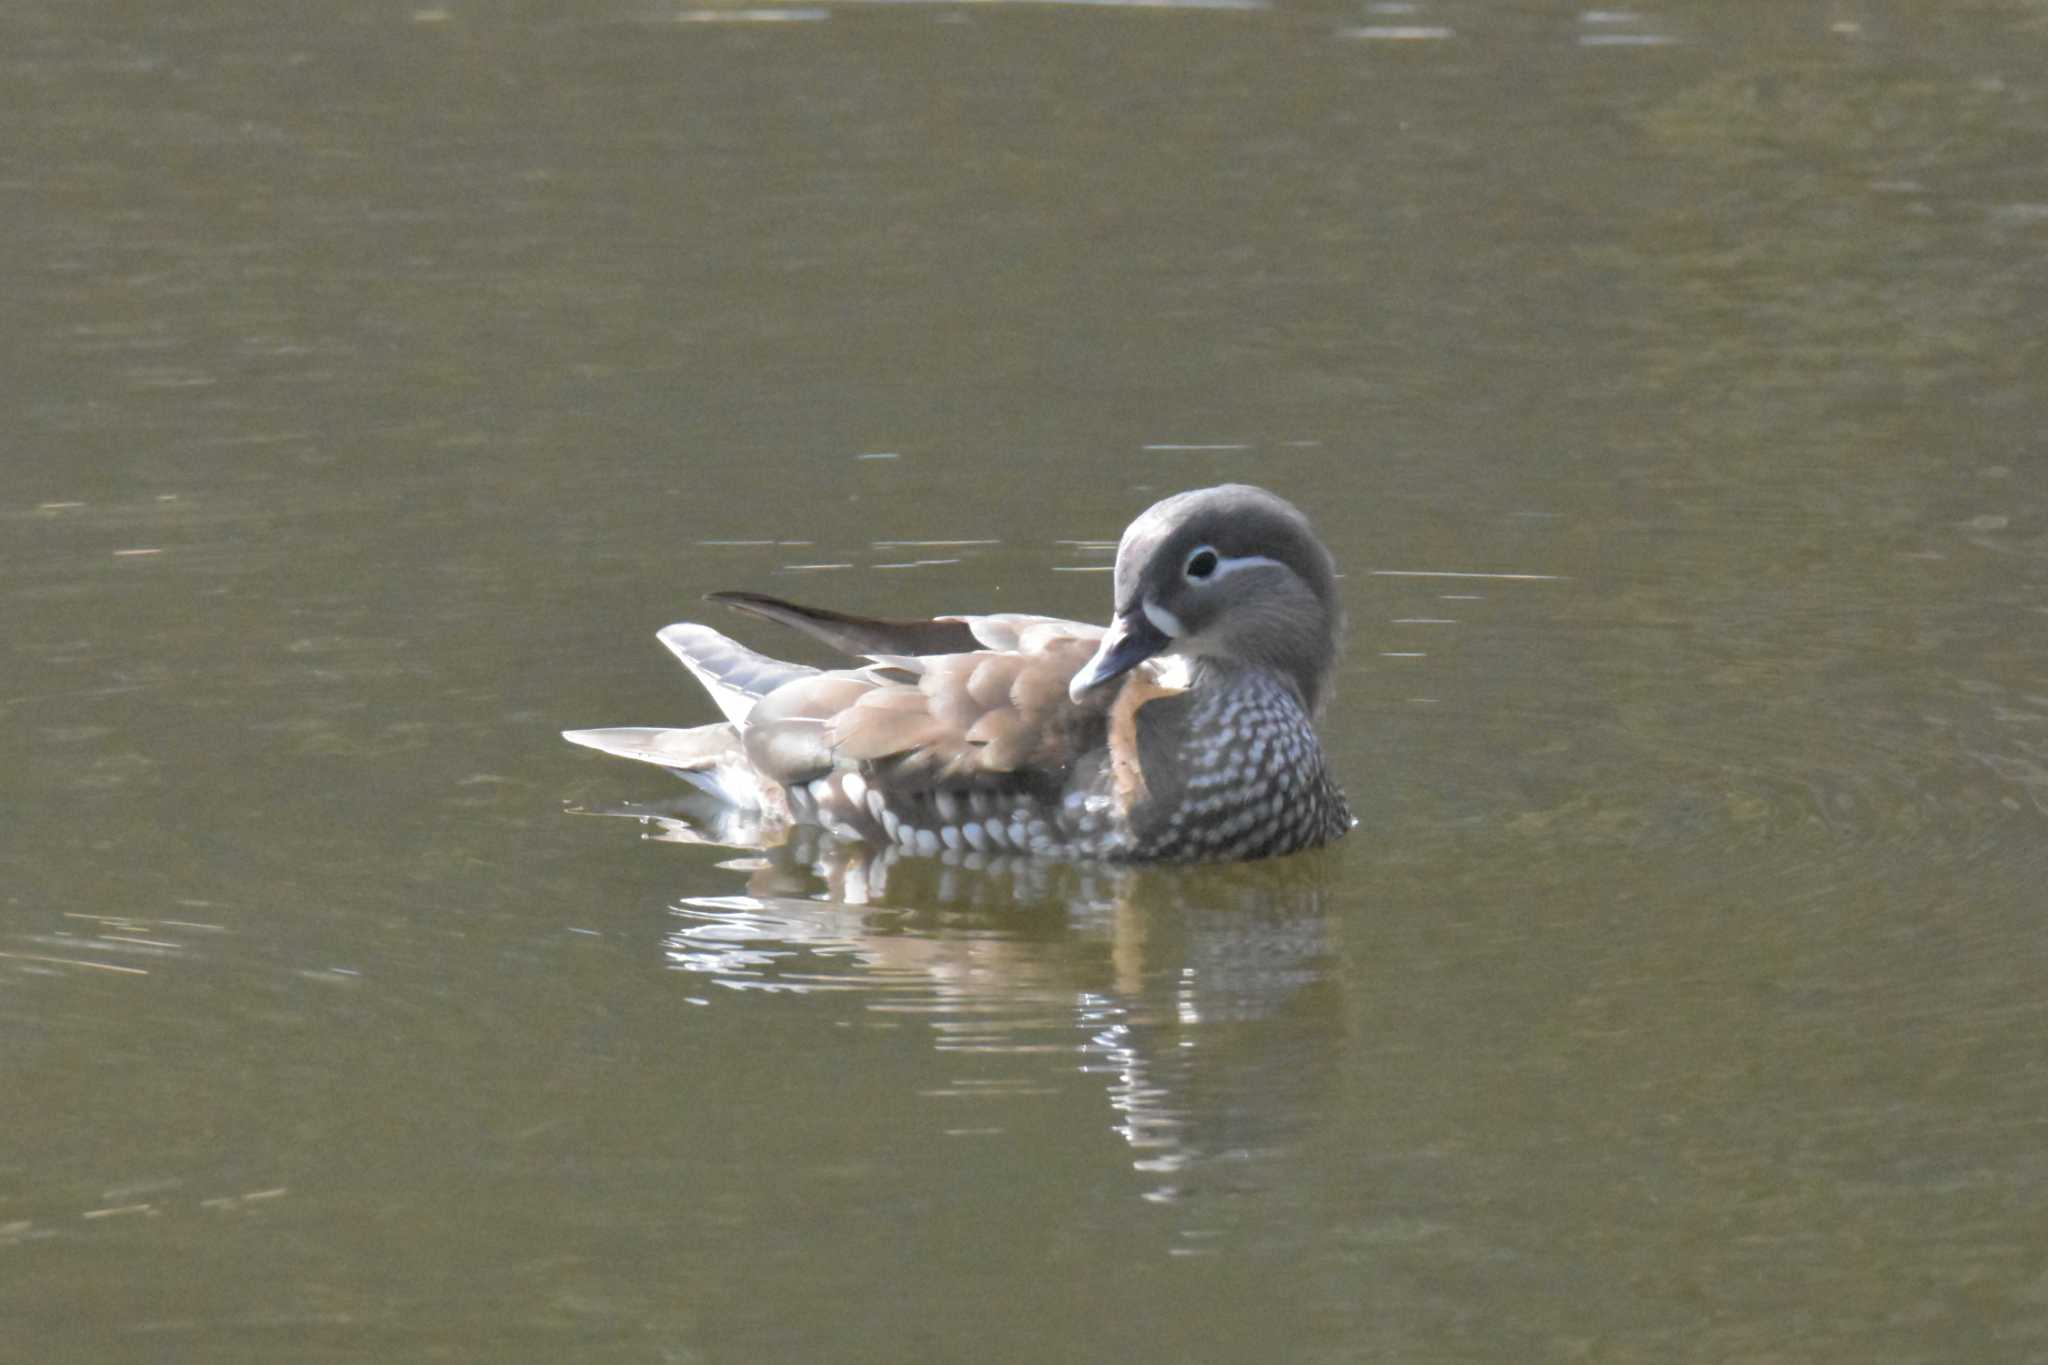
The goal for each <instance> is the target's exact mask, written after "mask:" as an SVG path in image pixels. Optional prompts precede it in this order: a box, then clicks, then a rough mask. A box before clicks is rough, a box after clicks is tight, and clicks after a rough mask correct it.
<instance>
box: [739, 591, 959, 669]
mask: <svg viewBox="0 0 2048 1365" xmlns="http://www.w3.org/2000/svg"><path fill="white" fill-rule="evenodd" d="M705 600H706V601H710V602H721V603H723V604H725V605H726V606H728V607H731V608H732V609H733V610H734V611H739V612H744V613H746V614H747V615H748V616H758V617H761V618H762V619H763V620H767V621H775V622H778V623H780V624H782V625H785V626H790V627H792V628H794V629H796V630H800V631H802V632H803V633H804V634H806V635H808V636H810V637H811V638H813V639H816V640H823V641H824V642H825V643H826V644H828V645H830V646H832V647H833V648H834V649H837V650H840V651H842V652H843V653H847V654H854V655H863V654H910V655H920V654H971V653H973V652H974V651H975V650H977V649H980V648H981V642H980V641H978V640H976V639H975V638H974V633H973V632H972V631H970V630H968V629H967V627H966V626H965V625H964V624H963V623H961V622H959V621H885V620H882V619H879V618H877V617H872V616H848V615H845V614H844V613H842V612H836V611H826V610H825V609H824V608H823V607H800V606H798V605H797V604H796V603H794V602H785V601H783V600H782V599H781V598H779V597H769V596H767V595H765V594H763V593H758V592H714V593H706V594H705Z"/></svg>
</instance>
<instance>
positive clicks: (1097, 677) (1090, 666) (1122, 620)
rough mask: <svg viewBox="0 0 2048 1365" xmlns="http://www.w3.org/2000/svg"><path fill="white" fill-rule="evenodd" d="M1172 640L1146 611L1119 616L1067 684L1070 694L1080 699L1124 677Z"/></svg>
mask: <svg viewBox="0 0 2048 1365" xmlns="http://www.w3.org/2000/svg"><path fill="white" fill-rule="evenodd" d="M1172 643H1173V639H1172V637H1170V636H1168V635H1167V634H1166V632H1165V631H1162V630H1161V629H1159V627H1157V626H1155V625H1153V624H1152V622H1151V621H1150V620H1149V619H1148V618H1147V617H1146V616H1145V614H1144V613H1143V612H1139V611H1134V612H1130V613H1128V614H1126V615H1121V616H1118V617H1117V618H1116V620H1114V621H1112V622H1111V623H1110V626H1109V633H1108V634H1106V635H1104V636H1103V637H1102V644H1101V645H1100V646H1099V647H1097V649H1096V651H1095V657H1094V658H1092V659H1090V660H1089V661H1088V662H1087V663H1085V664H1083V665H1082V666H1081V671H1080V672H1079V673H1076V674H1075V675H1074V679H1073V681H1072V682H1070V683H1068V684H1067V696H1068V697H1070V698H1072V699H1073V700H1074V701H1080V700H1081V698H1082V696H1083V695H1084V694H1086V693H1087V692H1090V691H1092V690H1093V689H1095V688H1098V687H1100V686H1102V684H1104V683H1106V682H1109V681H1111V680H1113V679H1116V678H1121V677H1122V676H1123V675H1124V674H1126V673H1128V672H1130V671H1131V670H1132V669H1134V668H1136V667H1137V666H1138V665H1139V664H1141V663H1144V662H1145V660H1147V659H1149V658H1151V657H1152V656H1154V655H1155V654H1158V653H1159V652H1160V651H1161V650H1163V649H1165V648H1166V647H1167V646H1168V645H1170V644H1172Z"/></svg>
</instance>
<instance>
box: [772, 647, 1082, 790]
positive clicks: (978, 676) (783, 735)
mask: <svg viewBox="0 0 2048 1365" xmlns="http://www.w3.org/2000/svg"><path fill="white" fill-rule="evenodd" d="M983 619H985V618H983ZM961 624H963V626H964V625H965V624H966V623H964V622H963V623H961ZM1084 629H1085V628H1084ZM1018 644H1019V646H1020V647H1018V648H1013V649H1003V650H995V649H976V650H973V651H971V652H961V653H946V654H936V655H925V656H918V655H904V654H896V655H887V654H879V653H878V654H877V655H876V656H875V657H877V660H878V662H877V663H875V664H874V665H873V666H871V667H868V668H861V669H849V670H844V671H834V672H827V673H820V674H818V675H816V676H815V677H810V678H802V679H798V680H796V681H793V682H790V683H788V684H786V685H784V686H782V687H779V688H777V689H776V690H775V691H774V692H772V693H770V694H769V695H768V696H766V697H763V698H762V699H761V701H760V702H759V703H758V704H757V705H756V706H755V707H754V709H753V711H752V712H751V713H750V714H749V715H748V716H747V720H746V723H745V725H744V726H743V728H742V739H743V741H744V743H745V745H746V750H747V756H748V758H749V759H750V760H751V761H752V762H753V763H754V765H755V766H756V767H757V768H759V769H760V770H761V771H762V772H763V773H764V774H765V775H767V776H769V777H771V778H773V779H775V780H776V781H778V782H782V783H785V784H787V783H792V782H806V781H810V780H812V779H814V778H817V777H821V776H824V775H825V774H827V773H829V772H832V771H835V770H839V771H858V772H862V773H864V774H865V775H867V777H868V779H869V780H870V781H876V782H882V783H887V784H898V785H900V786H901V787H902V788H903V789H904V790H906V791H914V790H916V789H919V788H925V787H929V788H934V789H936V788H937V787H940V786H944V785H951V784H955V783H963V782H964V783H973V782H975V781H977V780H986V781H1001V780H1005V779H1007V780H1018V781H1031V780H1033V779H1034V778H1035V777H1044V778H1047V779H1055V778H1056V777H1057V775H1059V774H1061V773H1063V772H1064V771H1065V770H1066V769H1067V768H1068V767H1069V766H1070V765H1071V764H1072V763H1074V762H1075V761H1076V760H1077V759H1078V758H1080V757H1081V756H1082V755H1084V754H1086V753H1088V752H1090V751H1092V750H1095V749H1099V748H1100V747H1101V746H1102V744H1103V742H1104V739H1103V736H1104V732H1105V727H1106V725H1107V720H1106V717H1107V712H1108V701H1109V699H1107V698H1096V697H1089V698H1087V699H1086V700H1084V701H1082V702H1075V701H1073V700H1072V699H1070V698H1069V697H1068V695H1067V682H1068V680H1069V679H1071V678H1072V677H1073V676H1074V674H1075V673H1076V672H1077V671H1078V670H1079V669H1080V667H1081V665H1082V664H1084V663H1086V662H1087V661H1088V659H1089V657H1090V656H1091V655H1092V654H1093V653H1094V650H1095V639H1094V638H1093V637H1092V635H1090V634H1086V633H1074V632H1071V631H1068V632H1061V631H1056V630H1050V629H1043V630H1031V631H1025V632H1023V633H1021V634H1020V635H1019V637H1018ZM1105 690H1106V691H1107V690H1113V689H1105Z"/></svg>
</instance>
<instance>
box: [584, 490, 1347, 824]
mask: <svg viewBox="0 0 2048 1365" xmlns="http://www.w3.org/2000/svg"><path fill="white" fill-rule="evenodd" d="M1114 592H1115V616H1114V618H1113V619H1112V621H1111V623H1110V625H1109V626H1108V627H1106V628H1104V627H1097V626H1089V625H1083V624H1080V623H1078V622H1072V621H1061V620H1056V619H1053V618H1050V617H1040V616H1023V615H1000V616H957V617H942V618H940V619H938V620H935V621H882V620H874V619H869V618H862V617H853V616H845V615H841V614H839V613H836V612H829V611H824V610H821V609H817V608H809V607H799V606H796V605H794V604H791V603H788V602H783V601H780V600H778V599H776V598H771V597H763V596H759V595H755V594H745V593H714V594H713V595H712V596H713V599H714V600H718V601H722V602H724V603H726V604H727V605H729V606H732V607H734V608H737V609H738V610H740V611H743V612H746V613H749V614H751V615H755V616H761V617H765V618H767V619H770V620H774V621H778V622H781V623H783V624H786V625H790V626H794V627H796V628H797V629H799V630H802V631H804V632H806V633H808V634H810V635H813V636H815V637H817V638H819V639H821V640H823V641H825V642H826V643H828V644H831V645H833V646H835V647H836V648H839V649H841V650H842V651H844V652H846V653H848V654H851V655H854V656H857V657H862V658H865V660H866V663H865V664H864V665H863V666H860V667H855V668H847V669H835V670H819V669H813V668H807V667H805V666H803V665H800V664H790V663H784V662H782V661H780V660H777V659H773V658H770V657H768V656H766V655H762V654H757V653H755V652H754V651H752V650H750V649H747V648H746V647H744V646H742V645H739V644H737V643H735V642H734V641H732V640H730V639H728V638H727V637H726V636H724V635H722V634H720V633H719V632H717V631H714V630H712V629H710V628H709V627H706V626H701V625H694V624H687V623H686V624H681V625H674V626H670V627H668V628H667V629H666V630H663V631H662V632H660V639H661V641H662V643H663V644H665V645H667V646H668V647H669V649H670V650H672V651H673V652H674V653H675V654H676V656H677V657H678V658H680V659H681V660H682V661H683V663H684V664H685V665H686V666H688V667H689V669H690V670H691V672H692V673H694V674H695V675H696V676H697V678H698V679H699V681H700V682H702V683H703V684H704V686H705V688H706V690H707V691H708V692H710V694H711V696H712V698H713V700H714V701H716V702H717V703H718V705H719V708H720V709H721V710H722V711H724V712H725V716H726V721H725V723H724V724H718V725H707V726H699V727H697V728H695V729H689V730H660V729H610V730H572V731H565V732H564V735H565V737H566V738H568V739H570V740H572V741H574V742H575V743H578V744H583V745H586V746H588V747H590V748H594V749H600V750H603V751H605V752H607V753H612V754H617V755H620V756H622V757H627V758H635V759H640V760H643V761H646V762H651V763H657V764H660V765H662V766H663V767H667V768H669V769H671V770H672V771H674V772H676V773H678V774H679V775H680V776H682V777H683V778H685V779H687V780H688V781H690V782H691V783H692V784H693V785H694V786H696V787H697V788H699V789H700V790H701V791H702V792H704V793H705V794H706V796H707V797H709V798H711V799H713V800H715V801H716V802H718V803H721V804H723V805H725V806H729V807H737V808H740V809H743V810H749V811H752V812H754V813H756V814H757V815H758V820H757V822H756V826H755V827H756V829H757V831H758V836H759V839H760V840H761V841H762V842H776V841H778V840H779V839H780V838H781V837H784V836H785V835H786V834H787V833H788V831H789V829H790V827H792V826H801V825H808V826H817V827H820V828H822V829H824V830H826V831H827V832H829V833H831V834H833V835H835V836H837V837H839V838H843V839H848V840H861V841H867V842H872V843H882V844H894V845H898V846H901V847H902V848H904V849H905V850H907V851H912V852H917V853H921V854H925V855H929V856H945V857H959V858H962V859H967V860H977V859H980V858H982V857H994V856H1006V855H1018V854H1023V855H1030V856H1034V857H1047V858H1067V859H1104V860H1160V861H1167V860H1171V861H1196V860H1203V859H1246V858H1261V857H1267V856H1271V855H1275V854H1282V853H1291V852H1294V851H1296V850H1298V849H1304V848H1311V847H1314V846H1316V845H1319V844H1323V843H1327V842H1328V841H1330V840H1332V839H1335V838H1337V837H1339V836H1340V835H1342V834H1343V833H1344V832H1345V831H1346V830H1347V829H1349V828H1350V827H1351V825H1352V823H1353V821H1352V818H1351V812H1350V809H1349V807H1348V806H1347V805H1346V804H1345V801H1344V796H1343V793H1342V792H1341V791H1340V790H1339V789H1338V787H1337V785H1336V783H1335V782H1334V781H1333V780H1332V778H1331V777H1330V774H1329V772H1328V770H1327V768H1326V766H1325V764H1324V760H1323V753H1322V747H1321V745H1320V744H1319V743H1318V741H1317V739H1316V732H1315V724H1314V718H1315V716H1316V714H1317V713H1318V711H1319V710H1320V708H1321V706H1322V703H1323V701H1324V699H1325V696H1326V694H1327V691H1328V683H1329V677H1330V674H1331V672H1332V670H1333V668H1334V664H1335V659H1336V648H1337V638H1338V635H1339V633H1340V631H1341V627H1342V613H1341V611H1340V609H1339V607H1338V604H1337V600H1336V574H1335V570H1334V568H1333V566H1332V564H1331V561H1330V556H1329V552H1328V551H1327V550H1325V549H1324V548H1323V546H1322V544H1321V542H1320V541H1318V540H1317V539H1316V538H1315V535H1314V533H1313V532H1312V531H1311V530H1310V529H1309V525H1308V522H1307V519H1306V518H1304V517H1303V516H1302V515H1301V513H1300V512H1298V511H1297V510H1295V508H1294V507H1292V506H1291V505H1289V504H1288V503H1286V502H1285V501H1283V500H1282V499H1280V498H1278V497H1276V496H1274V495H1273V494H1271V493H1268V492H1266V491H1264V490H1263V489H1258V488H1252V487H1249V486H1247V485H1242V484H1234V485H1225V486H1223V487H1219V488H1207V489H1200V490H1196V491H1194V492H1190V493H1182V494H1179V495H1177V496H1175V497H1171V498H1167V499H1165V500H1163V501H1161V502H1159V503H1156V504H1154V505H1153V506H1152V507H1151V508H1149V509H1148V510H1147V511H1146V512H1144V513H1143V514H1142V515H1141V516H1139V518H1138V519H1137V520H1136V521H1134V522H1133V523H1132V524H1131V526H1130V528H1129V529H1128V530H1126V531H1125V533H1124V536H1123V539H1122V541H1121V543H1120V544H1119V547H1118V551H1117V562H1116V574H1115V580H1114Z"/></svg>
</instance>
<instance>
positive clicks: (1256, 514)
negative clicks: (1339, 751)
mask: <svg viewBox="0 0 2048 1365" xmlns="http://www.w3.org/2000/svg"><path fill="white" fill-rule="evenodd" d="M1115 591H1116V619H1115V620H1114V621H1112V622H1111V623H1110V627H1109V633H1108V635H1106V636H1104V637H1103V641H1102V646H1101V648H1100V649H1098V650H1097V651H1096V653H1095V657H1094V658H1092V659H1090V660H1089V661H1088V663H1087V665H1086V666H1085V667H1083V668H1082V670H1081V671H1080V672H1079V673H1077V674H1075V675H1074V680H1073V683H1072V684H1071V685H1070V687H1069V691H1070V693H1071V694H1072V695H1073V696H1074V698H1075V699H1076V700H1079V698H1080V696H1081V694H1082V693H1084V692H1086V691H1087V690H1088V689H1090V688H1092V687H1096V686H1098V685H1100V684H1102V683H1105V682H1108V681H1109V680H1110V679H1112V678H1115V677H1117V676H1119V675H1121V674H1123V673H1126V672H1128V671H1129V670H1131V669H1133V668H1135V667H1137V666H1138V665H1139V664H1140V663H1142V662H1144V661H1145V660H1146V659H1149V658H1151V657H1153V656H1154V655H1156V654H1183V655H1187V656H1190V657H1191V658H1192V659H1193V660H1194V661H1195V662H1196V663H1197V664H1198V665H1200V664H1207V665H1209V666H1212V667H1219V668H1235V667H1259V668H1265V669H1268V670H1270V671H1271V672H1273V673H1275V674H1277V675H1279V676H1280V677H1282V678H1285V679H1287V680H1288V681H1289V682H1291V683H1293V684H1294V687H1295V689H1296V690H1297V691H1298V692H1300V694H1301V699H1302V703H1303V705H1305V706H1306V707H1307V708H1308V710H1309V712H1310V714H1314V713H1315V712H1316V710H1317V709H1318V708H1319V707H1320V706H1321V705H1322V701H1323V696H1324V693H1325V692H1326V690H1327V688H1328V684H1329V679H1330V671H1331V669H1332V667H1333V666H1334V665H1335V663H1336V657H1337V636H1338V634H1339V632H1340V631H1341V630H1342V628H1343V622H1344V615H1343V610H1342V608H1341V607H1339V605H1338V603H1337V571H1336V566H1335V565H1334V563H1333V562H1332V561H1331V559H1330V552H1329V551H1328V550H1326V549H1324V548H1323V543H1322V542H1321V541H1319V540H1317V539H1316V536H1315V532H1314V531H1312V530H1310V529H1309V524H1308V518H1307V517H1304V516H1303V515H1302V514H1301V513H1300V512H1299V511H1297V510H1296V509H1295V507H1294V505H1293V504H1292V503H1289V502H1288V501H1286V500H1285V499H1284V498H1280V497H1276V496H1275V495H1273V494H1271V493H1268V492H1267V491H1266V490H1265V489H1263V488H1254V487H1252V486H1251V485H1250V484H1242V483H1229V484H1223V485H1221V486H1220V487H1217V488H1198V489H1195V490H1194V491H1192V492H1188V493H1176V494H1175V495H1174V496H1172V497H1170V498H1165V499H1162V500H1161V501H1159V502H1156V503H1153V504H1152V506H1151V507H1150V508H1148V509H1146V511H1145V512H1144V514H1143V515H1141V516H1140V517H1139V518H1138V519H1137V520H1136V521H1134V522H1132V523H1131V525H1130V529H1128V530H1126V531H1125V532H1124V538H1123V542H1122V543H1121V544H1120V545H1118V546H1117V552H1116V588H1115Z"/></svg>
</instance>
